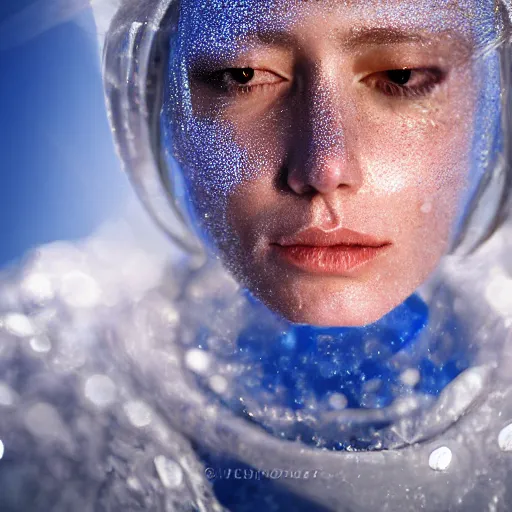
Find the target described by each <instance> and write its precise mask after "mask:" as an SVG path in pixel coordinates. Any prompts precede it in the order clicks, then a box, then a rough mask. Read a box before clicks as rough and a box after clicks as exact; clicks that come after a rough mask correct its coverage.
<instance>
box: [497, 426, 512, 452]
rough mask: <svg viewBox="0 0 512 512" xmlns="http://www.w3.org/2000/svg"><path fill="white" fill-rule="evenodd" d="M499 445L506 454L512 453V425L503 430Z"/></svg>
mask: <svg viewBox="0 0 512 512" xmlns="http://www.w3.org/2000/svg"><path fill="white" fill-rule="evenodd" d="M498 445H499V447H500V449H501V450H502V451H504V452H512V423H511V424H509V425H507V426H506V427H504V428H502V429H501V432H500V433H499V435H498Z"/></svg>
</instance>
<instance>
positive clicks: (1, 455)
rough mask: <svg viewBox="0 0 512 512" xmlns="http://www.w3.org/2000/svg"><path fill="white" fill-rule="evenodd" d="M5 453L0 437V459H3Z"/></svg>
mask: <svg viewBox="0 0 512 512" xmlns="http://www.w3.org/2000/svg"><path fill="white" fill-rule="evenodd" d="M4 453H5V447H4V443H3V441H2V440H1V439H0V459H3V457H4Z"/></svg>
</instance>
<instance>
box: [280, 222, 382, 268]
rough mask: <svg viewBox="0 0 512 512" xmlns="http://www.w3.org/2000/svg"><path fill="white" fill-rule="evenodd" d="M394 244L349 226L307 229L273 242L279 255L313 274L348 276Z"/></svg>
mask: <svg viewBox="0 0 512 512" xmlns="http://www.w3.org/2000/svg"><path fill="white" fill-rule="evenodd" d="M390 246H391V243H390V242H388V241H385V240H379V239H377V238H375V237H372V236H370V235H366V234H363V233H358V232H356V231H352V230H349V229H337V230H334V231H324V230H322V229H319V228H308V229H305V230H302V231H300V232H299V233H297V234H296V235H293V236H284V237H281V238H279V240H278V242H277V243H275V244H272V247H273V249H274V250H275V251H276V253H277V255H278V256H279V257H280V258H281V259H282V260H284V261H285V262H287V263H288V264H291V265H293V266H295V267H298V268H299V269H301V270H304V271H306V272H310V273H319V274H334V275H345V274H351V273H352V272H353V271H355V270H356V269H359V268H361V267H362V266H363V265H365V264H367V263H369V262H370V261H372V260H374V259H375V258H376V257H378V256H379V255H381V254H382V253H384V252H385V251H386V250H387V249H388V248H389V247H390Z"/></svg>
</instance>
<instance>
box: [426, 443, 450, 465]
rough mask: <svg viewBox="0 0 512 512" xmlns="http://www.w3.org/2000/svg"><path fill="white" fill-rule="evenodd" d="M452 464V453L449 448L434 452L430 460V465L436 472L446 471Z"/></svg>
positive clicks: (443, 447) (444, 447) (445, 447)
mask: <svg viewBox="0 0 512 512" xmlns="http://www.w3.org/2000/svg"><path fill="white" fill-rule="evenodd" d="M451 462H452V451H451V450H450V448H448V447H447V446H441V448H437V449H436V450H434V451H433V452H432V453H431V454H430V457H429V458H428V465H429V466H430V467H431V468H432V469H433V470H434V471H445V470H446V469H448V466H449V465H450V463H451Z"/></svg>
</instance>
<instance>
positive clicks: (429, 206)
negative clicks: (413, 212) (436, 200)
mask: <svg viewBox="0 0 512 512" xmlns="http://www.w3.org/2000/svg"><path fill="white" fill-rule="evenodd" d="M420 210H421V213H430V212H431V211H432V203H431V202H430V201H425V202H424V203H423V204H422V205H421V208H420Z"/></svg>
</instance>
